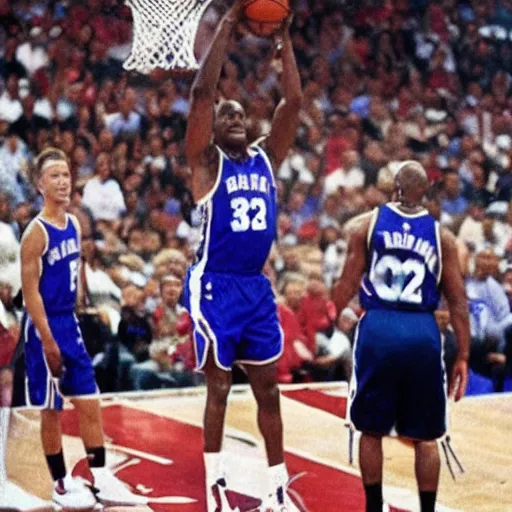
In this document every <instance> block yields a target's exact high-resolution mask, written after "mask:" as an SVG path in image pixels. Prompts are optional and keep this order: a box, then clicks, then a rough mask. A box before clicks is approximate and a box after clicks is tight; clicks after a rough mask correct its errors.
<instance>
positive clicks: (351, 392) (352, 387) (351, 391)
mask: <svg viewBox="0 0 512 512" xmlns="http://www.w3.org/2000/svg"><path fill="white" fill-rule="evenodd" d="M365 315H366V312H364V313H363V314H362V315H361V317H360V318H359V320H358V322H357V325H356V331H355V333H354V346H353V348H352V361H353V368H352V377H351V378H350V384H349V386H348V396H347V409H346V412H345V423H346V424H348V425H350V428H351V429H352V430H353V431H357V428H356V426H355V425H354V423H352V418H351V416H350V409H351V407H352V402H353V400H354V398H355V397H356V395H357V376H356V351H357V345H358V343H359V329H360V326H361V322H362V321H363V318H364V317H365Z"/></svg>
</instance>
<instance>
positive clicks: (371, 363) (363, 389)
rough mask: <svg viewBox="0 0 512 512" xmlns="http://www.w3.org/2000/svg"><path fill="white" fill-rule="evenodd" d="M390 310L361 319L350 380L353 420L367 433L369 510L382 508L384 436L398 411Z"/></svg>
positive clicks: (363, 445) (364, 457)
mask: <svg viewBox="0 0 512 512" xmlns="http://www.w3.org/2000/svg"><path fill="white" fill-rule="evenodd" d="M388 317H389V314H388V312H386V311H378V310H372V311H369V312H368V313H366V315H365V316H364V317H363V318H362V319H361V320H360V321H359V324H358V327H357V331H356V337H355V343H354V362H355V364H354V372H353V375H352V381H351V383H350V406H349V416H350V421H351V423H352V424H353V425H354V427H355V429H356V430H358V431H361V432H363V435H362V436H361V440H360V446H359V464H360V467H361V475H362V478H363V484H364V490H365V495H366V511H367V512H377V511H378V512H381V511H382V503H383V500H382V464H383V462H382V461H383V457H382V437H383V436H385V435H387V434H389V433H390V431H391V429H392V427H393V425H394V423H395V421H396V410H397V396H398V395H397V386H398V382H397V374H399V373H400V370H399V368H397V367H396V364H395V361H394V354H395V352H396V351H397V344H396V339H395V337H396V336H395V333H394V330H395V329H396V325H399V324H396V322H395V323H394V322H393V321H392V322H390V323H388V320H387V319H388Z"/></svg>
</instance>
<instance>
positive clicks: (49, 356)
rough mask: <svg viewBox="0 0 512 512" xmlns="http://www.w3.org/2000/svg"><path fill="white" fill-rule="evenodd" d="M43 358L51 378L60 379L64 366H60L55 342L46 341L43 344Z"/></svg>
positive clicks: (59, 354) (58, 351)
mask: <svg viewBox="0 0 512 512" xmlns="http://www.w3.org/2000/svg"><path fill="white" fill-rule="evenodd" d="M43 350H44V356H45V358H46V362H47V363H48V366H49V368H50V372H51V373H52V376H53V377H56V378H59V377H62V375H63V373H64V366H63V365H62V356H61V353H60V349H59V346H58V345H57V342H56V341H55V340H53V339H52V340H47V341H46V342H45V343H43Z"/></svg>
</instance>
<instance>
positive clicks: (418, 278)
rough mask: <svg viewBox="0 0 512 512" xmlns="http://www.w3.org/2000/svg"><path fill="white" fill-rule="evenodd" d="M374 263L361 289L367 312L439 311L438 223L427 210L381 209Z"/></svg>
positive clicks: (372, 244)
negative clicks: (407, 211) (388, 310)
mask: <svg viewBox="0 0 512 512" xmlns="http://www.w3.org/2000/svg"><path fill="white" fill-rule="evenodd" d="M368 265H369V267H368V272H367V273H366V274H365V276H364V278H363V282H362V284H361V290H360V297H361V303H362V306H363V307H364V308H365V309H366V310H370V309H379V308H387V309H395V310H407V311H434V310H435V309H436V308H437V306H438V303H439V298H440V293H439V283H440V279H441V242H440V232H439V224H438V222H437V221H436V220H435V219H434V218H433V217H432V216H431V215H429V214H428V212H427V211H426V210H421V211H420V212H418V213H415V214H408V213H405V212H403V211H401V210H400V209H399V208H398V206H397V204H395V203H388V204H387V205H383V206H381V207H380V208H378V209H376V211H375V212H374V214H373V217H372V221H371V223H370V229H369V233H368Z"/></svg>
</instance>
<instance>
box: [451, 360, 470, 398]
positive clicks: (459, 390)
mask: <svg viewBox="0 0 512 512" xmlns="http://www.w3.org/2000/svg"><path fill="white" fill-rule="evenodd" d="M467 383H468V362H467V361H466V360H465V359H456V360H455V364H454V365H453V369H452V374H451V377H450V385H449V387H448V396H450V397H453V399H454V400H455V401H456V402H458V401H459V400H460V399H461V398H462V397H463V396H464V394H465V393H466V386H467Z"/></svg>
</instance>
